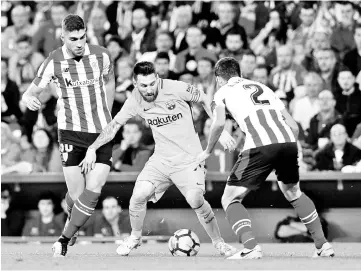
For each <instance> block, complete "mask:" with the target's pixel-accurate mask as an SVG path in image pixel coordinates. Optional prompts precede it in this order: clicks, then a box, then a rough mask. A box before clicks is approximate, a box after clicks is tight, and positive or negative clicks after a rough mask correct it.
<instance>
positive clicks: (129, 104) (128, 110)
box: [114, 96, 138, 125]
mask: <svg viewBox="0 0 361 271" xmlns="http://www.w3.org/2000/svg"><path fill="white" fill-rule="evenodd" d="M137 109H138V105H137V103H136V101H135V99H134V98H133V97H132V96H130V97H129V98H128V99H127V100H126V101H125V103H124V105H123V107H122V109H120V111H119V112H118V114H116V115H115V116H114V120H115V121H116V122H118V123H119V124H121V125H123V124H125V123H126V122H127V121H128V120H129V119H131V118H133V117H135V116H136V115H138V110H137Z"/></svg>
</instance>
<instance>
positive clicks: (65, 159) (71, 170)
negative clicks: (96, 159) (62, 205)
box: [59, 143, 85, 217]
mask: <svg viewBox="0 0 361 271" xmlns="http://www.w3.org/2000/svg"><path fill="white" fill-rule="evenodd" d="M59 150H60V155H61V159H62V164H63V173H64V178H65V182H66V186H67V188H68V192H67V193H66V195H65V202H66V206H67V211H68V214H69V217H70V216H71V212H72V209H73V206H74V201H75V200H77V199H78V197H79V196H80V195H81V193H83V191H84V188H85V179H84V176H83V174H82V173H81V170H80V168H79V167H78V164H77V163H78V161H79V160H80V159H81V158H82V157H83V155H84V148H79V147H77V146H73V145H71V144H63V143H62V144H60V146H59Z"/></svg>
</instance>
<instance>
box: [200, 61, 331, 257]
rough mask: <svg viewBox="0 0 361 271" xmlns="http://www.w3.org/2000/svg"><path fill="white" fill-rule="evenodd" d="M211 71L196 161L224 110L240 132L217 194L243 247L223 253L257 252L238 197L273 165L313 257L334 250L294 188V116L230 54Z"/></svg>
mask: <svg viewBox="0 0 361 271" xmlns="http://www.w3.org/2000/svg"><path fill="white" fill-rule="evenodd" d="M215 75H216V80H217V83H218V85H219V86H220V89H219V90H218V91H217V92H216V94H215V95H214V100H213V102H212V110H213V114H214V118H213V120H214V121H213V123H212V126H211V132H210V136H209V140H208V145H207V148H206V150H205V151H203V153H201V154H200V155H199V156H198V162H199V163H200V162H202V161H204V160H205V159H207V158H208V157H209V156H210V154H211V153H212V151H213V149H214V146H215V145H216V143H217V141H218V138H219V136H220V134H221V132H222V131H223V127H224V123H225V116H226V111H228V112H229V114H231V115H232V117H233V118H234V119H235V121H236V122H237V123H238V125H239V127H240V128H241V129H242V132H243V133H244V134H245V143H244V146H243V150H242V152H241V153H240V155H239V158H238V160H237V162H236V164H235V165H234V167H233V169H232V171H231V173H230V175H229V177H228V180H227V184H226V187H225V190H224V193H223V196H222V206H223V209H224V210H225V212H226V214H227V219H228V221H229V223H230V224H231V227H232V230H233V231H234V233H235V234H236V235H237V236H238V238H239V240H240V241H241V242H242V243H243V245H244V249H243V250H241V251H239V252H237V253H236V254H234V255H233V256H231V257H229V258H228V259H258V258H261V257H262V251H261V247H260V246H259V245H258V244H257V242H256V239H255V237H254V235H253V233H252V228H251V220H250V218H249V215H248V212H247V210H246V209H245V208H244V206H243V205H242V200H243V199H244V197H245V196H246V195H247V194H248V192H249V191H250V190H256V189H258V188H259V186H260V185H262V183H263V182H264V181H265V180H266V178H267V177H268V175H269V174H270V173H271V171H272V170H274V169H275V170H276V175H277V179H278V185H279V187H280V189H281V191H282V192H283V194H284V196H285V197H286V199H287V200H288V201H289V202H290V203H291V204H292V206H293V207H294V209H295V211H296V213H297V215H298V216H299V217H300V219H301V221H302V222H303V223H304V225H305V226H306V227H307V229H308V230H309V232H310V233H311V235H312V238H313V240H314V242H315V246H316V251H315V253H314V257H332V256H334V250H333V248H332V246H331V245H330V244H329V243H328V242H327V240H326V238H325V236H324V233H323V231H322V227H321V222H320V219H319V217H318V214H317V211H316V208H315V205H314V204H313V202H312V201H311V199H310V198H309V197H307V196H306V195H305V194H303V193H302V191H301V190H300V185H299V172H298V157H297V155H298V149H297V143H296V140H297V135H298V126H297V124H296V122H295V121H294V120H293V118H292V117H291V116H290V114H289V113H288V112H287V110H286V109H285V107H284V105H283V103H282V102H281V100H279V99H278V98H277V97H276V95H275V94H274V92H273V91H272V90H271V89H270V88H268V87H267V86H265V85H263V84H261V83H258V82H255V81H251V80H247V79H244V78H241V70H240V67H239V64H238V62H237V60H235V59H234V58H230V57H225V58H222V59H220V60H219V61H218V62H217V64H216V66H215Z"/></svg>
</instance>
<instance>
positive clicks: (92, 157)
mask: <svg viewBox="0 0 361 271" xmlns="http://www.w3.org/2000/svg"><path fill="white" fill-rule="evenodd" d="M96 160H97V155H96V152H95V149H93V148H88V150H87V152H86V154H85V157H84V159H83V161H81V163H80V164H79V167H81V172H82V173H83V174H87V173H88V172H90V171H91V170H92V169H94V168H95V161H96Z"/></svg>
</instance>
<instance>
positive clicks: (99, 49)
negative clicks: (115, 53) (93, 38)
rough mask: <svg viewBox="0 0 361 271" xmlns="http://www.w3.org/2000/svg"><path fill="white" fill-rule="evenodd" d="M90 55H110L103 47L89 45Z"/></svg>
mask: <svg viewBox="0 0 361 271" xmlns="http://www.w3.org/2000/svg"><path fill="white" fill-rule="evenodd" d="M88 47H89V52H90V54H96V55H98V54H99V55H102V54H103V53H105V54H107V55H109V51H108V49H106V48H104V47H103V46H99V45H93V44H88Z"/></svg>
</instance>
